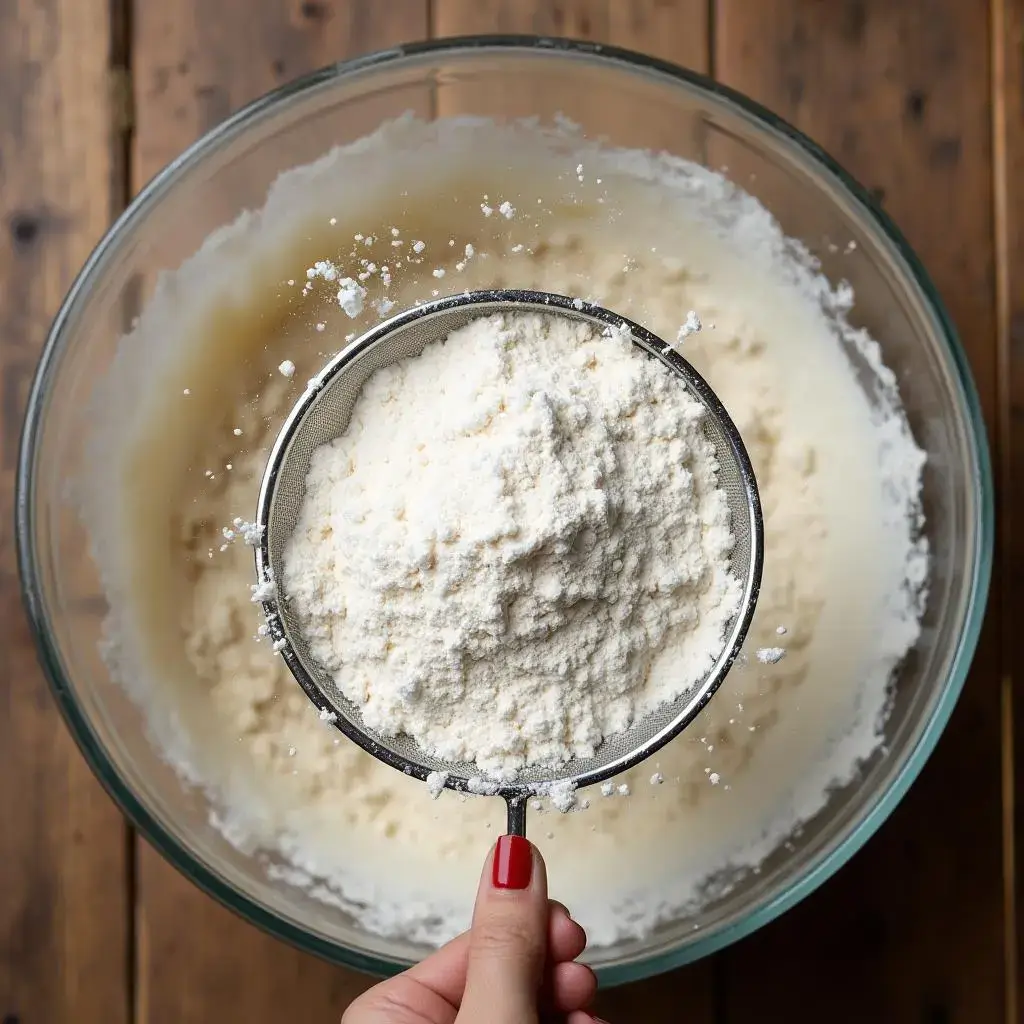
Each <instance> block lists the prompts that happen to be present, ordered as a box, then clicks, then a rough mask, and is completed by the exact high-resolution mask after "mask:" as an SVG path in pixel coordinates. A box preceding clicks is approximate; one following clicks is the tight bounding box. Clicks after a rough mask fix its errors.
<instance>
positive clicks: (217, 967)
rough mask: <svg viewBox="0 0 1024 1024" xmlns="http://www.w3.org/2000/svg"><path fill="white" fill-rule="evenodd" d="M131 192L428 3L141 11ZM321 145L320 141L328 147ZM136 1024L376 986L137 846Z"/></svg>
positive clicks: (312, 1014) (188, 6) (147, 7)
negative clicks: (240, 113)
mask: <svg viewBox="0 0 1024 1024" xmlns="http://www.w3.org/2000/svg"><path fill="white" fill-rule="evenodd" d="M134 31H135V41H134V49H133V54H132V71H133V79H134V94H135V108H136V129H135V136H134V145H133V152H132V157H133V163H132V167H133V177H132V180H133V184H134V186H135V187H136V188H138V187H140V186H141V185H142V184H143V183H144V182H145V181H146V180H148V179H149V178H150V177H151V176H152V175H153V174H154V173H155V172H156V171H158V170H159V169H160V167H161V166H162V165H163V164H165V163H166V162H167V161H168V160H170V159H172V158H173V157H175V156H176V155H177V154H178V153H179V152H180V151H181V150H182V149H184V148H185V147H186V146H187V145H188V144H189V143H191V142H192V141H193V140H194V139H195V138H196V137H197V136H199V135H200V134H202V133H203V132H204V131H206V130H207V129H209V128H211V127H212V126H213V125H215V124H217V123H218V122H220V121H221V120H223V118H224V117H226V116H227V115H228V114H229V113H231V112H232V111H233V110H235V109H237V108H238V107H239V106H241V105H242V104H244V103H246V102H248V101H250V100H252V99H254V98H255V97H256V96H258V95H260V94H261V93H263V92H265V91H267V90H269V89H271V88H273V87H274V86H276V85H280V84H281V83H283V82H285V81H287V80H288V79H290V78H293V77H295V76H297V75H300V74H302V73H304V72H307V71H310V70H313V69H314V68H316V67H319V66H321V65H324V64H328V63H330V62H332V61H336V60H339V59H342V58H344V57H348V56H354V55H356V54H359V53H364V52H369V51H371V50H374V49H378V48H381V47H386V46H391V45H394V44H395V43H399V42H403V41H406V40H409V39H415V38H422V37H424V36H425V35H426V33H427V3H426V0H392V2H389V3H386V4H383V3H379V2H374V0H303V2H301V3H299V2H295V3H290V4H277V3H270V2H266V3H259V4H256V3H251V2H249V0H223V2H221V3H218V4H213V5H211V4H207V3H203V2H202V0H176V2H175V3H171V4H150V3H142V4H136V6H135V24H134ZM325 148H326V143H325ZM138 917H139V922H140V938H141V941H140V945H139V950H138V1000H137V1006H136V1019H137V1021H138V1022H139V1024H164V1022H167V1024H171V1022H173V1024H190V1022H197V1024H198V1022H203V1024H206V1022H208V1021H214V1020H245V1021H247V1022H249V1024H260V1022H263V1021H266V1022H268V1024H269V1022H271V1021H278V1020H281V1019H282V1017H288V1018H289V1019H292V1018H294V1019H296V1020H302V1021H308V1022H316V1021H322V1022H325V1024H326V1022H328V1021H336V1020H337V1019H338V1018H339V1017H340V1015H341V1012H342V1010H343V1009H344V1007H345V1006H346V1005H347V1003H348V1002H349V1001H351V999H352V998H354V997H355V995H356V994H358V993H359V992H360V991H362V990H363V989H364V988H365V987H367V986H368V985H369V984H370V981H369V980H368V979H367V978H365V977H363V976H361V975H356V974H354V973H352V972H348V971H344V970H341V969H337V968H334V967H332V966H330V965H328V964H325V963H323V962H321V961H319V960H317V959H315V958H313V957H311V956H308V955H306V954H303V953H299V952H298V951H296V950H294V949H292V948H290V947H288V946H286V945H284V944H283V943H280V942H278V941H277V940H275V939H272V938H270V937H269V936H267V935H265V934H263V933H262V932H260V931H258V930H257V929H256V928H254V927H252V926H251V925H249V924H247V923H245V922H243V921H241V920H240V919H238V918H237V917H235V916H234V915H232V914H231V913H230V912H228V911H227V910H225V909H224V908H222V907H220V906H219V905H217V904H216V903H214V901H213V900H211V899H209V898H208V897H206V896H205V895H203V894H202V893H200V892H199V891H198V890H197V889H195V888H194V887H193V886H192V885H191V884H190V883H189V882H187V881H186V880H185V879H184V878H183V877H182V876H180V875H179V874H178V873H177V872H175V871H174V870H173V869H172V868H171V867H170V866H169V865H167V864H166V863H165V862H164V861H163V860H161V859H160V857H159V856H158V855H157V854H156V853H155V852H153V850H152V849H150V848H149V847H148V846H147V845H146V844H145V843H140V846H139V866H138Z"/></svg>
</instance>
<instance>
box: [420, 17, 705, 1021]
mask: <svg viewBox="0 0 1024 1024" xmlns="http://www.w3.org/2000/svg"><path fill="white" fill-rule="evenodd" d="M707 13H708V5H707V3H706V2H705V0H675V2H669V3H665V2H659V0H631V2H630V3H622V2H621V0H557V2H550V0H536V2H526V0H434V4H433V22H432V30H431V35H432V36H435V37H444V36H453V35H468V34H472V33H486V32H511V33H537V34H539V35H556V36H567V37H572V38H577V39H587V40H592V41H595V42H602V43H611V44H614V45H616V46H620V47H624V48H626V49H632V50H637V51H641V52H644V53H649V54H652V55H654V56H658V57H661V58H663V59H665V60H670V61H674V62H675V63H677V64H683V65H685V66H687V67H690V68H694V69H695V70H699V71H704V70H707V66H708V39H709V37H708V19H707ZM477 88H478V84H477V83H474V85H473V89H474V90H476V89H477ZM466 102H467V105H466V107H462V106H460V97H459V95H458V93H457V91H456V90H455V89H452V88H449V89H447V90H446V91H445V93H444V94H442V96H441V100H440V102H439V113H441V114H456V113H459V112H461V111H462V110H463V109H469V110H473V109H475V108H474V106H473V104H474V102H475V98H474V97H473V96H468V97H466ZM545 103H546V98H543V97H537V96H532V95H531V94H530V88H529V83H528V82H524V83H523V88H522V89H521V90H516V95H515V96H511V97H505V99H504V105H499V106H497V107H496V109H502V110H505V111H506V112H507V113H508V114H510V115H524V114H532V113H534V112H535V111H536V110H538V109H546V108H545V106H544V105H543V104H545ZM560 112H561V111H560ZM596 113H597V115H598V116H599V118H600V124H601V125H602V128H603V129H604V130H607V126H608V124H609V123H618V122H616V121H614V120H613V119H614V118H615V117H616V116H618V117H620V118H621V121H622V123H623V124H624V125H625V124H627V123H628V121H629V120H633V121H635V120H636V118H637V111H636V110H635V109H632V107H624V109H623V110H622V111H611V110H610V109H609V108H608V107H607V106H604V107H602V108H601V109H600V110H599V111H597V112H596ZM587 114H588V110H587V107H586V103H585V98H581V99H580V101H579V103H578V109H574V110H573V111H572V116H573V117H574V119H576V120H579V121H580V122H581V123H582V124H583V125H584V126H586V125H587ZM659 128H660V130H661V137H660V141H661V142H662V144H663V145H664V146H665V147H666V148H668V149H672V147H673V145H674V144H677V143H678V139H679V132H680V131H687V130H696V129H697V126H695V125H685V126H683V125H679V124H677V123H675V124H664V125H661V126H659ZM643 131H644V135H645V136H646V137H647V139H650V138H651V131H650V126H649V125H644V126H643ZM617 137H620V138H621V133H620V134H619V135H618V136H617ZM554 895H555V896H556V897H557V895H558V894H557V893H555V894H554ZM714 1000H715V967H714V963H713V961H711V960H708V961H705V962H703V963H698V964H692V965H690V966H687V967H685V968H682V969H680V970H678V971H674V972H672V973H670V974H667V975H664V976H662V977H660V978H655V979H650V980H648V981H645V982H639V983H636V984H633V985H626V986H622V987H620V988H616V989H610V990H608V991H605V992H602V993H601V994H600V996H599V998H598V1003H597V1007H596V1011H597V1013H598V1014H600V1015H602V1016H604V1017H607V1018H608V1019H610V1020H642V1021H644V1022H645V1024H661V1022H665V1024H669V1022H673V1024H674V1022H676V1021H678V1020H680V1019H681V1018H683V1017H685V1019H686V1020H687V1021H688V1022H692V1024H711V1022H712V1021H713V1020H714Z"/></svg>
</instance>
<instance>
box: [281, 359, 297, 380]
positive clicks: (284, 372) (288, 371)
mask: <svg viewBox="0 0 1024 1024" xmlns="http://www.w3.org/2000/svg"><path fill="white" fill-rule="evenodd" d="M277 372H278V373H280V374H281V376H282V377H289V378H291V377H294V376H295V364H294V363H293V362H292V361H291V360H290V359H286V360H285V361H284V362H283V363H281V365H280V366H279V367H278V368H277Z"/></svg>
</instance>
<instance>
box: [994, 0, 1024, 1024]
mask: <svg viewBox="0 0 1024 1024" xmlns="http://www.w3.org/2000/svg"><path fill="white" fill-rule="evenodd" d="M992 44H993V48H992V58H993V101H994V107H995V109H994V114H995V117H994V125H993V127H994V133H993V137H994V140H995V158H996V167H995V172H996V173H995V192H996V194H995V211H996V216H995V225H996V255H997V279H996V280H997V304H996V310H997V318H998V321H997V337H998V346H999V386H1000V395H999V414H1000V420H999V433H1000V440H1001V447H1002V451H1001V458H1000V468H1001V470H1002V484H1003V489H1002V500H1001V503H1000V511H1001V513H1002V529H1001V537H1000V539H1001V541H1002V545H1003V548H1002V550H1003V587H1002V600H1003V609H1002V611H1003V616H1002V625H1003V659H1004V670H1003V714H1004V742H1005V743H1006V744H1007V745H1008V749H1005V750H1004V768H1005V772H1006V774H1005V782H1004V785H1005V790H1006V798H1005V799H1004V811H1005V812H1006V814H1005V820H1004V830H1005V837H1004V838H1005V842H1004V864H1005V866H1006V868H1007V870H1006V876H1005V877H1006V884H1005V888H1006V915H1007V920H1006V924H1007V928H1006V945H1007V972H1006V973H1007V986H1006V1004H1007V1005H1006V1019H1007V1021H1017V1020H1018V1013H1019V1012H1020V993H1019V984H1020V978H1021V972H1022V971H1024V962H1022V961H1021V960H1020V947H1019V937H1020V934H1021V929H1022V927H1024V908H1022V907H1021V904H1020V900H1019V899H1018V897H1017V892H1016V887H1017V886H1018V885H1019V884H1020V883H1019V880H1018V879H1017V878H1015V877H1014V875H1015V873H1014V870H1013V869H1014V867H1015V865H1016V863H1018V857H1019V851H1020V850H1022V849H1024V807H1022V804H1021V794H1022V793H1024V699H1022V697H1021V695H1020V694H1019V693H1015V692H1014V689H1015V687H1014V684H1015V683H1019V681H1020V680H1021V679H1024V652H1022V651H1021V649H1020V644H1019V643H1018V635H1019V623H1020V620H1021V615H1022V613H1024V602H1022V600H1021V597H1020V594H1019V583H1018V581H1019V580H1020V579H1021V578H1022V575H1021V574H1022V573H1024V532H1022V530H1021V522H1022V516H1024V191H1022V187H1021V186H1022V183H1024V0H993V3H992Z"/></svg>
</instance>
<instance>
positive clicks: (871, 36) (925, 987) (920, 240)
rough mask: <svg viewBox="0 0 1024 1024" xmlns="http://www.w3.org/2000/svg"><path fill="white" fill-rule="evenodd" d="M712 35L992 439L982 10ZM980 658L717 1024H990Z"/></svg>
mask: <svg viewBox="0 0 1024 1024" xmlns="http://www.w3.org/2000/svg"><path fill="white" fill-rule="evenodd" d="M715 36H716V67H717V69H718V73H719V77H720V78H721V79H722V80H723V81H724V82H726V83H727V84H729V85H732V86H735V87H736V88H738V89H741V90H743V91H744V92H746V93H748V94H749V95H751V96H752V97H754V98H755V99H757V100H760V101H761V102H763V103H765V104H766V105H767V106H769V107H770V108H772V109H774V110H776V111H778V112H779V113H780V114H782V115H783V116H784V117H786V118H788V119H789V120H791V121H793V122H794V123H796V124H797V125H798V126H799V127H800V128H802V129H804V130H805V131H806V132H807V133H808V134H809V135H810V136H811V137H812V138H814V139H815V140H817V141H818V142H820V143H821V144H823V145H824V146H825V148H826V149H828V150H830V151H831V152H832V154H833V155H834V156H835V157H836V158H838V159H839V160H840V161H841V162H842V163H844V164H845V165H846V166H847V167H849V168H850V170H851V171H852V172H853V173H854V174H855V175H856V176H858V177H859V178H860V180H861V181H862V182H863V183H864V184H866V185H867V186H869V187H872V188H875V189H877V191H878V194H879V196H881V197H883V201H884V204H885V206H886V207H887V209H888V210H889V211H890V212H891V213H892V214H893V216H894V217H895V219H896V220H897V222H898V223H899V224H900V225H901V227H902V228H903V229H904V231H905V232H906V234H907V235H908V236H909V239H910V241H911V244H913V245H914V246H915V248H916V249H917V251H918V253H919V254H920V255H921V256H922V258H923V260H924V262H925V264H926V265H927V267H928V269H929V271H930V272H931V274H932V275H933V276H934V278H935V280H936V281H937V283H938V286H939V288H940V290H941V292H942V294H943V296H944V298H945V300H946V302H947V304H948V306H949V308H950V311H951V313H952V315H953V318H954V319H955V321H956V323H957V325H958V327H959V330H960V332H961V335H962V337H963V339H964V342H965V344H966V346H967V349H968V351H969V355H970V358H971V361H972V365H973V367H974V372H975V375H976V380H977V383H978V387H979V390H980V393H981V398H982V403H983V406H984V410H985V414H986V417H987V419H988V422H989V425H990V426H993V425H994V423H995V418H996V352H995V344H994V338H995V330H994V329H995V324H994V318H993V309H994V301H993V300H994V271H993V225H992V212H991V210H992V184H991V182H992V155H991V140H990V136H989V126H990V97H989V90H988V82H989V70H990V69H989V37H988V15H987V11H986V10H985V5H979V4H965V3H961V2H959V0H946V2H941V3H940V2H936V0H905V2H903V3H899V4H883V3H878V4H870V3H865V2H859V0H842V2H835V3H828V4H825V3H821V4H813V3H807V2H804V0H771V2H765V3H759V4H749V3H745V2H744V0H718V3H717V23H716V33H715ZM995 618H996V616H990V626H991V623H992V622H993V621H994V619H995ZM996 641H997V637H996V634H995V631H994V630H993V629H992V628H989V629H988V630H986V633H985V636H984V637H983V640H982V644H981V648H980V651H979V655H978V658H977V661H976V663H975V667H974V671H973V672H972V674H971V678H970V680H969V681H968V684H967V686H966V690H965V693H964V696H963V697H962V699H961V702H960V706H959V707H958V708H957V710H956V713H955V714H954V717H953V720H952V722H951V724H950V726H949V729H948V730H947V733H946V735H945V736H944V738H943V740H942V742H941V743H940V745H939V749H938V750H937V752H936V754H935V756H934V757H933V758H932V760H931V762H930V763H929V764H928V766H927V767H926V768H925V770H924V772H923V773H922V776H921V778H920V780H919V781H918V783H917V784H916V786H915V787H914V789H913V791H912V792H911V793H910V794H909V796H908V797H907V798H906V800H905V801H904V802H903V804H902V805H901V807H900V808H899V809H898V811H897V812H896V813H895V814H894V815H893V818H892V820H891V821H890V822H889V823H888V824H887V825H886V826H885V827H884V828H883V829H882V831H881V833H880V834H879V835H878V836H877V837H876V838H875V839H874V840H872V841H871V842H870V843H869V844H868V846H867V848H866V849H865V850H863V851H862V852H861V853H860V854H859V855H858V856H857V857H856V858H854V860H853V862H852V863H851V864H850V865H849V866H848V867H846V868H844V869H843V870H842V871H841V872H840V873H839V875H838V876H837V877H836V878H835V879H833V880H832V881H831V882H829V883H828V884H827V885H826V886H825V887H824V888H823V889H822V890H819V891H818V893H816V894H815V895H813V896H812V897H810V898H809V899H808V900H806V901H805V902H804V903H803V904H802V905H801V906H800V907H798V908H796V909H795V910H793V911H791V912H789V913H788V914H787V915H785V916H784V917H783V918H782V919H781V920H779V921H778V922H776V923H775V924H773V925H771V926H769V927H767V928H765V929H764V930H762V931H761V932H760V933H759V934H758V935H756V936H754V937H752V938H751V939H749V940H747V941H746V942H744V943H742V944H740V945H739V946H738V947H735V948H734V949H733V950H731V951H729V952H728V953H727V954H726V957H725V986H724V992H725V1003H724V1009H725V1011H726V1018H727V1020H728V1021H729V1024H746V1022H751V1024H752V1022H755V1021H757V1022H761V1021H765V1020H808V1021H811V1020H829V1021H834V1022H837V1024H841V1022H846V1021H849V1022H854V1021H857V1022H861V1021H864V1020H871V1021H876V1022H879V1024H883V1022H888V1021H892V1022H897V1021H899V1022H901V1024H902V1022H906V1021H934V1022H938V1021H954V1020H957V1021H959V1020H965V1021H966V1020H970V1021H971V1022H972V1024H996V1022H998V1021H1003V1020H1004V1009H1005V1007H1004V997H1003V983H1004V972H1003V966H1002V965H1003V929H1002V898H1003V893H1002V864H1001V807H1000V753H999V751H1000V739H1001V731H1000V670H999V652H998V649H997V646H996Z"/></svg>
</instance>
